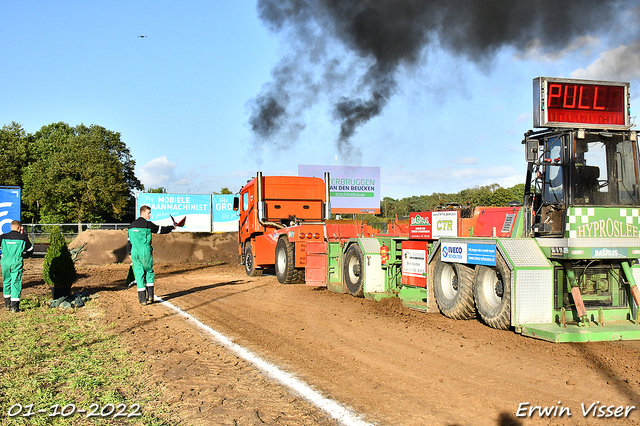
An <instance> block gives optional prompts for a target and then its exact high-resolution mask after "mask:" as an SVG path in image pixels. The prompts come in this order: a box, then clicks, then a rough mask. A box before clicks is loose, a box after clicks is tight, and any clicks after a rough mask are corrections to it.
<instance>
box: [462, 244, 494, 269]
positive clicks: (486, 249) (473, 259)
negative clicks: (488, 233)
mask: <svg viewBox="0 0 640 426" xmlns="http://www.w3.org/2000/svg"><path fill="white" fill-rule="evenodd" d="M467 263H471V264H472V265H485V266H495V265H496V246H495V245H493V244H467Z"/></svg>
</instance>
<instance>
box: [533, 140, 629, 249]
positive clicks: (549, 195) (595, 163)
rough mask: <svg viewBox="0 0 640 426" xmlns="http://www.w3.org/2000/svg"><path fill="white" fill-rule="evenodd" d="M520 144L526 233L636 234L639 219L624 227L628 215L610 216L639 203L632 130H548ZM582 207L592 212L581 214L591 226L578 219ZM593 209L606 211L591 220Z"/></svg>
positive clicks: (536, 235)
mask: <svg viewBox="0 0 640 426" xmlns="http://www.w3.org/2000/svg"><path fill="white" fill-rule="evenodd" d="M523 144H525V145H526V151H527V163H528V168H527V179H526V181H525V200H524V208H525V212H526V214H525V221H526V223H525V226H524V229H525V230H527V231H528V234H529V235H527V236H532V237H565V236H566V237H568V238H570V237H572V236H573V237H574V238H575V237H577V236H578V235H579V236H580V237H594V238H596V237H605V236H606V237H616V238H617V237H623V238H627V237H638V234H637V225H638V223H637V221H636V222H635V225H636V227H634V226H627V225H633V223H632V222H633V221H628V220H627V219H626V217H627V216H626V215H625V216H622V217H623V218H624V219H622V221H620V220H619V218H614V217H611V216H610V215H609V213H612V212H613V211H616V209H617V211H618V212H622V213H621V214H623V215H624V214H625V213H626V210H628V209H632V208H634V207H635V208H636V209H637V207H638V206H639V205H640V194H639V190H638V176H639V174H640V171H639V170H638V144H637V135H636V132H634V131H611V130H609V131H599V130H586V129H581V130H555V131H554V130H551V131H549V130H547V131H542V132H537V133H536V132H529V133H527V134H526V135H525V140H524V141H523ZM605 209H606V210H605ZM583 211H584V212H593V214H591V215H590V216H589V213H585V214H586V215H587V216H588V217H591V218H592V219H591V220H589V222H586V223H592V222H593V224H592V225H590V226H583V225H585V224H586V223H585V222H583V221H582V217H580V218H579V219H580V221H577V220H576V219H578V218H577V216H576V215H579V216H584V215H583V214H581V213H582V212H583ZM596 212H603V214H605V216H604V217H603V218H601V219H600V218H599V219H598V221H595V219H596V217H595V213H596ZM604 212H608V213H604ZM629 214H630V215H631V214H633V212H632V211H629ZM614 216H616V215H614ZM601 225H602V226H601Z"/></svg>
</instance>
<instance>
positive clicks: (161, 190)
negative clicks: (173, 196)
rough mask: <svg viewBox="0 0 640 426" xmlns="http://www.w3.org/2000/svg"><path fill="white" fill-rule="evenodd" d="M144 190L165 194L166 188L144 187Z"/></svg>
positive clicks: (150, 192) (148, 192)
mask: <svg viewBox="0 0 640 426" xmlns="http://www.w3.org/2000/svg"><path fill="white" fill-rule="evenodd" d="M144 192H146V193H147V194H166V193H167V188H165V187H164V186H159V187H157V188H149V189H145V190H144Z"/></svg>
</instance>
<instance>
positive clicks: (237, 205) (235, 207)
mask: <svg viewBox="0 0 640 426" xmlns="http://www.w3.org/2000/svg"><path fill="white" fill-rule="evenodd" d="M239 208H240V198H238V197H233V211H235V212H237V211H238V209H239Z"/></svg>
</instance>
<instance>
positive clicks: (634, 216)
mask: <svg viewBox="0 0 640 426" xmlns="http://www.w3.org/2000/svg"><path fill="white" fill-rule="evenodd" d="M594 216H595V209H594V208H592V207H575V208H572V209H569V211H568V212H567V230H568V232H569V238H578V227H579V226H581V225H585V224H587V223H590V222H591V221H592V219H590V218H592V217H594ZM620 220H621V221H622V223H626V224H632V225H640V209H635V208H628V209H620Z"/></svg>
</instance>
